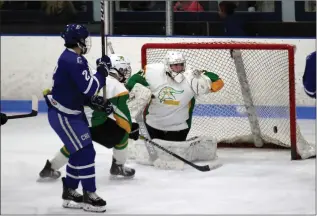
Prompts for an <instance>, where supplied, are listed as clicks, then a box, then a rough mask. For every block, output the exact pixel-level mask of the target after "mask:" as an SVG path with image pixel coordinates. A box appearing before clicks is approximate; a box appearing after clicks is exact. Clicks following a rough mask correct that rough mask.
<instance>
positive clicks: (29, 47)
mask: <svg viewBox="0 0 317 216" xmlns="http://www.w3.org/2000/svg"><path fill="white" fill-rule="evenodd" d="M91 39H92V48H91V50H90V52H89V54H87V56H86V57H87V59H88V61H89V62H90V64H91V68H95V60H96V59H97V58H99V57H100V55H101V46H100V44H101V43H100V38H99V37H97V36H96V37H94V36H93V37H92V38H91ZM108 40H109V41H111V42H112V45H113V47H114V49H115V52H116V53H120V54H123V55H126V56H128V58H129V59H130V60H131V65H132V69H133V71H134V72H137V71H138V70H139V69H140V67H141V47H142V45H143V44H145V43H177V42H228V41H231V40H229V39H228V38H208V37H200V38H195V37H128V36H127V37H124V36H123V37H109V38H108ZM234 41H240V42H241V41H246V42H264V43H285V44H293V45H295V46H296V53H295V77H296V97H297V100H296V101H297V109H298V110H301V109H304V110H305V111H304V113H307V112H309V113H310V115H309V117H307V118H315V100H313V99H311V98H309V97H308V96H307V95H306V94H305V93H304V90H303V87H302V76H303V71H304V68H305V58H306V56H307V55H308V54H309V53H311V52H313V51H314V50H315V47H316V44H315V39H303V38H300V39H296V38H292V39H283V38H279V39H263V38H259V39H254V38H252V39H247V38H244V39H243V38H239V39H234ZM63 49H64V47H63V40H62V38H60V37H59V36H1V110H2V111H3V112H19V111H25V109H27V108H28V104H29V103H30V102H29V100H30V97H31V95H32V94H35V95H37V96H38V97H39V98H40V99H41V100H42V99H43V98H42V91H43V90H44V89H45V88H49V87H50V86H51V84H52V80H51V79H52V73H53V70H54V67H55V65H56V62H57V59H58V57H59V55H60V54H61V52H62V51H63ZM227 82H228V81H227ZM229 105H230V104H229ZM45 110H46V106H45V104H44V103H43V101H41V102H40V111H42V112H45ZM305 118H306V117H305Z"/></svg>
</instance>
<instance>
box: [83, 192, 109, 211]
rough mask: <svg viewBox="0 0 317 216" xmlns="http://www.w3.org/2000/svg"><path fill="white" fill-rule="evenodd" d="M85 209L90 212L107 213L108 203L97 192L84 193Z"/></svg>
mask: <svg viewBox="0 0 317 216" xmlns="http://www.w3.org/2000/svg"><path fill="white" fill-rule="evenodd" d="M83 193H84V199H83V209H84V210H85V211H88V212H105V211H106V205H107V202H106V201H105V200H103V199H102V198H101V197H99V196H98V195H97V194H96V193H95V192H89V191H83Z"/></svg>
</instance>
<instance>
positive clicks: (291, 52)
mask: <svg viewBox="0 0 317 216" xmlns="http://www.w3.org/2000/svg"><path fill="white" fill-rule="evenodd" d="M147 49H226V50H231V49H240V50H246V49H247V50H286V51H287V52H288V66H289V109H290V116H289V118H290V142H291V159H292V160H298V159H301V156H300V155H299V154H298V153H297V142H296V138H297V137H296V98H295V69H294V67H295V46H294V45H290V44H270V43H255V42H252V43H248V42H227V43H226V42H206V43H146V44H144V45H143V46H142V48H141V64H142V68H144V66H145V65H146V64H147V58H146V51H147Z"/></svg>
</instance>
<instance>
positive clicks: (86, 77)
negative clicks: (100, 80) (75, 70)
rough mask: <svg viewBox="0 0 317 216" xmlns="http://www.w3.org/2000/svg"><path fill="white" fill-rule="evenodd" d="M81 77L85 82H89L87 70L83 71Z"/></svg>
mask: <svg viewBox="0 0 317 216" xmlns="http://www.w3.org/2000/svg"><path fill="white" fill-rule="evenodd" d="M82 75H84V76H85V79H86V81H89V80H90V76H89V73H88V71H87V70H84V71H83V73H82Z"/></svg>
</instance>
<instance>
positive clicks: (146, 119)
mask: <svg viewBox="0 0 317 216" xmlns="http://www.w3.org/2000/svg"><path fill="white" fill-rule="evenodd" d="M223 85H224V82H223V81H222V79H221V78H220V77H219V76H218V75H217V74H215V73H212V72H208V71H205V70H198V69H193V68H191V67H190V66H186V60H185V57H184V56H183V54H182V53H180V52H175V51H169V52H167V54H166V56H165V58H164V60H163V61H162V62H161V63H153V64H148V65H146V66H145V67H144V70H141V71H139V72H138V73H136V74H134V75H133V76H132V77H131V78H130V79H129V81H128V83H127V85H126V87H127V89H128V90H129V91H130V99H129V101H128V106H129V109H130V111H131V116H132V118H135V120H136V121H137V122H138V123H139V124H140V133H141V135H142V136H144V137H147V138H149V139H152V141H154V142H156V143H157V144H159V145H161V146H162V147H164V148H166V149H168V150H169V151H171V152H173V153H176V154H178V155H179V156H181V157H183V158H185V159H186V160H189V161H192V162H193V161H205V160H208V161H210V160H214V159H216V157H217V156H216V150H217V141H216V140H215V139H214V138H213V137H212V135H211V137H191V138H188V137H187V135H188V133H189V131H190V129H191V121H192V116H193V110H194V107H195V100H196V97H199V96H200V95H204V94H210V93H215V92H218V91H219V90H221V89H222V87H223ZM142 125H143V128H142ZM129 146H130V147H129V155H130V158H132V159H135V160H136V161H137V162H139V163H143V164H149V165H154V166H157V167H161V168H182V167H183V165H184V164H183V163H182V162H180V161H179V160H178V159H176V158H174V157H173V156H171V155H170V154H167V153H166V152H164V151H162V150H161V149H158V148H155V147H153V146H151V144H149V143H147V142H145V141H144V140H142V139H139V140H137V141H136V142H134V143H132V144H131V145H129Z"/></svg>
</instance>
